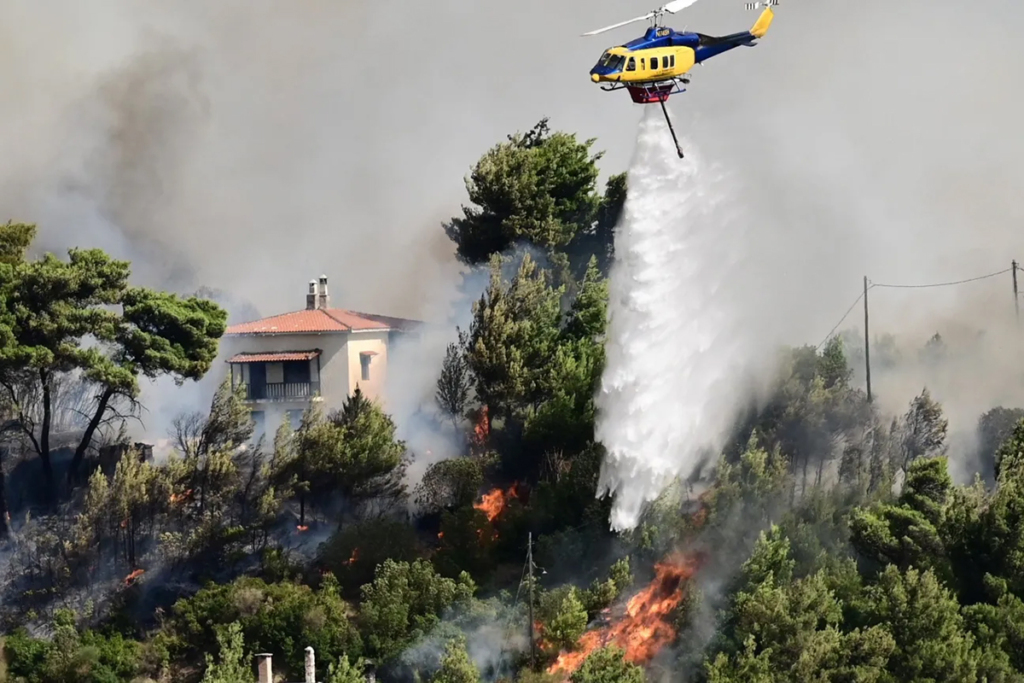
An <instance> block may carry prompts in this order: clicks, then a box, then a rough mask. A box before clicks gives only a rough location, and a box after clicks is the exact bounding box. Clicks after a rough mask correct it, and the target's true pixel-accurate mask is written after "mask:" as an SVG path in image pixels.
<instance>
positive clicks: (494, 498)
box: [473, 484, 519, 522]
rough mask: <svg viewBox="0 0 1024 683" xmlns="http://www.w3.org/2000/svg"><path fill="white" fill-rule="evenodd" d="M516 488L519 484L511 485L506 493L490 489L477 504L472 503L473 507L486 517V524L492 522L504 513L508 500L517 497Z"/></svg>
mask: <svg viewBox="0 0 1024 683" xmlns="http://www.w3.org/2000/svg"><path fill="white" fill-rule="evenodd" d="M518 486H519V484H513V485H512V488H510V489H509V490H508V491H502V490H501V489H491V491H490V492H489V493H485V494H484V495H483V497H482V498H481V499H480V502H479V503H473V507H475V508H476V509H477V510H481V511H482V512H483V513H484V514H485V515H487V521H488V522H493V521H494V520H495V519H496V518H497V517H498V515H500V514H501V513H502V511H504V509H505V506H507V505H508V502H509V501H510V500H512V499H513V498H518V497H519V492H518V488H517V487H518Z"/></svg>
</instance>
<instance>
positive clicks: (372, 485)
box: [274, 387, 406, 525]
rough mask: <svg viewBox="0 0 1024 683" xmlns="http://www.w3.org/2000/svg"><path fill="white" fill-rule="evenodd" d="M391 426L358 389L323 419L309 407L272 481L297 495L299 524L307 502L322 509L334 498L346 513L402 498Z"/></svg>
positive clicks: (401, 446) (399, 453)
mask: <svg viewBox="0 0 1024 683" xmlns="http://www.w3.org/2000/svg"><path fill="white" fill-rule="evenodd" d="M396 429H397V427H396V425H395V423H394V421H393V420H392V419H391V417H390V416H388V415H387V414H386V413H385V412H384V411H383V410H382V409H381V408H380V406H378V405H377V404H376V403H374V402H372V401H370V400H368V399H367V398H366V397H365V396H364V395H363V394H362V392H361V391H360V389H359V388H358V387H357V388H356V390H355V392H353V394H352V396H350V397H349V398H348V399H347V400H346V401H345V403H344V405H343V406H342V409H341V410H339V411H335V412H334V413H332V414H331V415H330V416H329V417H325V416H324V414H323V411H322V410H321V409H320V408H319V406H313V407H312V408H311V409H310V410H308V411H307V412H306V414H305V415H304V416H303V418H302V425H301V426H300V427H299V429H298V431H296V432H295V434H294V438H293V439H290V440H283V442H282V443H280V446H281V449H280V452H279V454H278V458H277V463H276V466H275V474H274V479H275V481H276V483H277V484H278V485H280V486H285V487H287V488H288V489H290V490H292V491H295V492H296V493H297V494H298V496H299V506H300V512H299V523H300V524H301V525H304V524H305V520H306V506H307V503H309V502H312V503H314V504H324V503H326V502H327V501H328V500H330V499H331V498H332V497H333V496H335V495H336V494H337V493H341V494H342V495H343V496H344V502H345V504H346V506H347V507H348V508H349V509H358V507H359V506H360V505H361V504H363V503H365V502H367V501H370V500H375V499H376V500H378V501H379V502H381V503H382V504H387V503H389V502H395V501H396V500H398V499H400V498H401V497H402V496H403V495H404V494H405V486H404V484H403V483H402V473H403V472H404V466H405V464H406V463H405V458H404V456H405V453H406V450H405V443H404V442H402V441H400V440H397V439H396V438H395V432H396Z"/></svg>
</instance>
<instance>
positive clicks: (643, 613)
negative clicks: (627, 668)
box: [548, 554, 700, 676]
mask: <svg viewBox="0 0 1024 683" xmlns="http://www.w3.org/2000/svg"><path fill="white" fill-rule="evenodd" d="M699 565H700V558H699V557H696V556H687V555H682V554H675V555H672V556H670V557H668V558H666V559H665V560H663V561H661V562H659V563H657V564H656V565H655V566H654V568H655V572H656V576H655V578H654V580H653V581H651V583H650V584H648V586H647V587H646V588H644V589H643V590H642V591H640V592H639V593H637V594H636V595H634V596H633V597H632V598H630V599H629V602H627V603H626V609H625V613H623V614H622V615H621V616H619V617H618V618H614V617H612V620H611V621H610V623H607V624H605V625H603V626H601V627H599V628H597V629H594V630H592V631H588V632H587V633H584V634H583V637H581V638H580V641H579V643H578V644H577V648H576V650H575V651H573V652H562V653H560V654H559V655H558V659H557V660H555V663H554V664H552V665H551V666H550V667H549V668H548V673H549V674H563V675H565V676H568V675H569V674H571V673H572V672H574V671H576V669H578V668H579V667H580V665H581V664H583V660H585V659H586V658H587V657H588V656H589V655H590V654H591V653H592V652H593V651H594V650H597V649H599V648H602V647H605V646H607V645H616V646H617V647H620V648H622V649H623V650H625V651H626V661H629V662H632V663H634V664H647V663H648V662H650V661H651V660H652V659H654V656H655V655H657V654H658V652H660V651H661V649H662V648H663V647H665V646H666V645H668V644H669V643H671V642H672V641H673V640H674V639H675V637H676V630H675V628H674V627H673V626H672V624H671V623H670V622H669V617H670V616H671V614H672V611H673V610H674V609H675V608H676V607H678V606H679V603H680V602H682V600H683V582H684V581H686V580H687V579H689V578H690V577H691V576H692V575H693V573H694V572H695V571H696V570H697V568H698V566H699ZM603 614H605V615H608V616H611V610H610V609H609V610H605V611H604V613H603Z"/></svg>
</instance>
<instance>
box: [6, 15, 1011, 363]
mask: <svg viewBox="0 0 1024 683" xmlns="http://www.w3.org/2000/svg"><path fill="white" fill-rule="evenodd" d="M783 3H784V4H783V5H781V6H780V7H778V8H776V18H775V22H774V24H773V25H772V27H771V30H770V31H769V33H768V35H767V36H766V37H765V38H764V39H763V40H762V41H760V44H759V45H758V46H756V47H754V48H740V49H737V50H734V51H732V52H730V53H727V54H724V55H721V56H719V57H716V58H714V59H712V60H710V61H709V62H707V63H706V64H705V65H702V66H697V67H695V68H694V70H693V74H692V75H693V81H692V83H691V85H690V86H689V92H687V93H685V94H682V95H677V96H674V97H673V99H672V100H671V102H670V110H671V112H672V115H673V117H674V119H675V121H674V122H675V124H676V126H677V128H679V129H680V130H685V131H686V136H687V138H688V139H691V140H694V141H695V143H694V144H697V145H699V146H700V148H701V151H702V153H703V154H704V155H705V156H707V157H710V158H714V159H716V160H717V163H718V164H719V165H721V166H722V167H723V169H724V170H725V172H727V173H730V174H732V176H733V178H734V182H735V187H736V190H737V191H736V193H735V194H736V195H737V197H738V199H737V201H738V202H740V203H741V205H742V206H741V207H740V208H741V209H742V210H743V211H745V212H746V214H747V216H748V220H749V221H751V224H752V225H754V226H756V227H757V229H756V230H751V231H748V232H749V233H750V234H751V237H750V238H749V239H750V240H751V243H750V244H749V245H748V247H750V248H752V249H753V250H754V251H756V253H758V254H759V260H758V262H757V263H756V264H754V265H753V266H752V267H751V268H750V269H749V271H747V273H746V275H745V278H746V281H745V282H743V283H741V284H745V285H746V288H745V289H746V291H748V292H749V298H748V299H746V300H745V301H746V303H748V304H749V315H750V318H751V324H757V325H761V326H762V327H763V329H764V336H765V342H766V343H772V342H777V341H787V342H800V343H802V342H807V341H810V342H811V343H817V341H819V337H821V336H823V335H824V334H825V333H826V332H828V330H829V329H830V328H831V326H832V325H833V324H834V323H835V322H836V321H837V320H838V316H840V315H841V314H842V312H843V311H844V310H846V308H847V306H848V305H849V304H850V303H851V302H852V300H853V297H855V296H856V295H857V293H858V290H859V287H860V286H861V278H862V277H863V276H864V275H868V276H869V277H870V278H872V279H873V280H875V281H879V282H910V283H913V282H928V281H938V280H952V279H959V278H962V277H971V276H974V275H977V274H980V273H984V272H989V271H992V270H997V269H999V268H1004V267H1008V266H1009V262H1010V260H1011V259H1012V258H1018V259H1021V258H1024V249H1022V245H1021V242H1022V241H1024V240H1022V237H1021V235H1022V234H1024V233H1022V232H1021V230H1020V228H1019V226H1020V225H1021V224H1022V222H1024V216H1022V213H1024V208H1022V206H1021V203H1020V201H1019V197H1018V195H1019V191H1020V190H1019V188H1020V187H1021V185H1022V181H1024V171H1022V170H1021V168H1020V164H1019V162H1018V160H1019V159H1020V158H1021V153H1022V152H1024V138H1022V136H1021V135H1020V134H1019V129H1018V126H1017V123H1018V122H1019V121H1020V120H1021V117H1022V113H1024V112H1022V111H1021V96H1020V95H1019V88H1018V85H1017V81H1018V80H1019V66H1020V64H1022V63H1024V59H1022V58H1024V47H1022V46H1021V43H1020V42H1019V41H1018V40H1017V39H1016V37H1015V35H1014V34H1013V33H1012V32H1011V28H1012V27H1015V26H1017V25H1019V20H1020V19H1021V18H1024V8H1022V7H1021V6H1020V4H1019V3H1011V2H1009V1H1008V0H979V1H977V2H972V3H962V2H954V1H953V0H933V1H930V2H924V1H923V0H905V1H904V2H900V3H892V2H886V1H884V0H865V1H862V2H856V3H854V2H837V1H832V0H827V1H822V2H808V1H807V0H783ZM649 9H650V7H649V6H648V3H642V2H640V3H638V2H627V1H623V0H587V1H586V2H584V1H583V0H563V1H562V2H557V3H551V2H540V1H539V0H525V1H522V2H516V3H478V2H477V3H474V2H467V1H466V0H458V1H456V0H442V1H441V2H432V3H405V2H395V1H393V0H383V1H378V2H372V3H371V2H353V1H347V0H335V1H327V0H299V1H293V2H282V1H280V0H277V1H271V0H260V1H253V0H248V1H246V2H242V1H241V0H220V1H219V2H213V3H211V2H205V1H203V2H200V1H199V0H179V1H178V2H174V3H157V2H129V1H127V0H95V1H94V2H90V3H80V2H76V1H72V0H51V1H49V2H45V3H41V2H35V1H33V0H7V2H5V3H4V4H3V6H2V8H0V18H2V19H3V21H2V23H0V26H2V28H0V33H2V38H3V39H2V41H0V58H2V59H0V64H2V66H0V98H2V103H3V107H2V108H0V120H2V123H3V125H2V127H0V158H2V159H3V162H4V163H3V165H2V170H0V174H2V175H0V202H2V204H3V208H4V211H3V213H5V214H7V215H6V217H5V218H11V219H16V220H26V221H32V222H36V223H38V224H39V225H40V228H41V238H40V246H42V247H44V248H47V249H53V250H58V251H60V250H63V249H66V248H67V247H69V246H73V245H81V246H100V247H103V248H106V249H108V250H110V251H111V252H112V253H113V254H115V255H117V256H119V257H125V258H131V259H132V260H133V262H134V264H135V268H134V271H135V277H136V279H137V280H138V281H139V282H141V283H143V284H147V285H158V286H165V287H171V288H174V289H176V290H190V289H194V288H196V287H199V286H208V287H211V288H214V289H216V290H220V291H222V292H224V293H225V296H227V297H229V298H231V299H232V300H235V301H239V302H244V303H248V304H250V305H252V306H254V307H255V308H256V310H257V311H258V312H259V313H261V314H264V315H266V314H271V313H276V312H280V311H282V310H291V309H295V308H299V307H302V306H303V305H304V301H305V297H304V295H305V291H306V283H307V282H308V281H309V279H310V278H312V277H315V276H317V275H319V274H321V273H324V274H326V275H327V276H328V277H329V278H330V282H331V293H332V297H333V300H334V303H335V304H336V305H340V306H345V307H349V308H354V309H361V310H374V311H377V312H380V313H386V314H393V315H405V316H414V317H415V316H419V315H425V314H426V313H427V312H429V311H431V310H435V308H436V305H437V300H438V299H439V298H440V299H444V298H445V297H448V296H449V294H450V292H451V289H452V287H453V286H454V284H455V283H456V282H457V268H456V266H455V264H454V260H453V257H452V252H453V248H452V245H451V244H450V243H449V242H448V240H447V238H446V237H445V236H444V233H443V230H442V228H441V222H442V221H443V220H445V219H447V218H449V217H450V216H452V215H455V214H457V213H458V212H459V206H460V203H461V202H463V201H465V190H464V185H463V178H464V176H465V175H466V174H467V173H468V172H469V169H470V167H471V166H472V164H473V163H474V161H475V160H476V159H477V158H479V156H480V155H481V154H482V153H483V152H484V151H485V150H486V149H487V148H488V147H489V146H490V145H492V144H494V143H496V142H498V141H500V140H502V139H504V136H505V135H507V134H509V133H512V132H514V131H516V130H526V129H528V128H529V127H531V126H532V125H533V124H534V123H535V122H536V121H537V120H539V119H540V118H541V117H543V116H549V117H550V119H551V125H552V126H553V127H554V128H556V129H563V130H568V131H573V132H576V133H577V134H578V135H579V136H580V137H581V138H591V137H596V138H597V143H596V145H595V147H596V149H599V150H604V151H606V152H607V154H606V156H605V158H604V159H603V160H602V161H601V166H602V170H603V172H604V174H605V175H607V174H609V173H613V172H619V171H622V170H625V168H626V166H627V164H628V161H629V158H630V155H631V153H632V148H633V144H634V141H635V137H636V136H635V133H636V126H637V123H638V122H639V120H640V116H641V107H640V106H638V105H633V104H632V103H631V102H630V101H629V98H628V96H627V95H626V94H625V93H621V92H618V93H605V92H601V91H600V89H599V88H598V87H597V86H595V85H594V84H593V83H591V82H590V81H589V78H588V73H587V72H588V71H589V69H590V67H591V66H592V65H593V63H594V62H595V61H596V59H597V57H598V56H599V55H600V54H601V52H602V50H603V49H604V48H605V47H608V46H610V45H612V44H617V43H622V42H625V41H626V40H628V39H630V38H632V37H634V36H635V35H639V33H640V32H642V30H643V28H644V25H643V24H635V25H633V26H632V27H628V28H623V29H619V30H617V31H614V32H611V33H606V34H603V35H600V36H596V37H588V38H582V37H580V34H581V33H583V32H585V31H588V30H591V29H594V28H598V27H600V26H604V25H607V24H611V23H614V22H616V21H621V20H623V19H626V18H629V17H631V16H636V15H638V14H642V13H643V12H645V11H647V10H649ZM755 19H756V13H754V12H746V11H744V9H743V5H742V3H741V2H739V0H734V1H733V0H731V1H730V2H722V1H716V0H703V1H702V2H699V3H697V4H696V5H695V6H694V7H693V8H691V9H689V10H686V11H685V12H684V13H682V14H680V15H676V16H673V17H670V18H669V23H670V24H671V25H673V26H674V27H676V28H679V29H682V28H688V29H691V30H698V31H701V32H704V33H709V34H726V33H731V32H734V31H739V30H745V29H746V28H749V26H750V25H751V24H752V23H753V22H754V20H755ZM996 280H998V285H996V284H995V282H996ZM989 286H991V287H997V286H998V287H1001V288H1003V289H1002V290H986V289H985V288H986V287H989ZM741 289H743V288H741ZM872 299H873V302H876V303H874V305H876V306H877V314H876V315H877V327H875V329H877V330H878V331H883V330H884V331H889V332H892V333H899V332H901V331H909V332H910V333H912V334H913V335H917V336H921V335H923V336H922V337H921V343H922V344H923V342H924V341H926V339H927V336H928V335H930V334H931V333H933V332H934V331H936V330H934V329H931V328H933V327H935V325H934V324H933V319H936V320H947V319H955V320H962V319H963V318H965V317H967V318H970V317H971V316H973V319H974V321H975V322H976V323H977V324H978V325H982V326H984V325H988V324H992V325H995V324H997V323H996V322H995V321H996V320H997V319H1000V318H999V316H1002V318H1001V320H1002V323H1006V316H1012V299H1011V295H1010V293H1009V281H1008V280H1007V279H1003V280H999V279H998V278H997V279H995V280H993V281H992V282H986V283H983V284H979V285H978V286H977V287H976V288H974V289H965V288H950V289H946V290H908V291H897V290H890V291H886V292H884V293H883V292H880V291H879V290H875V291H874V292H873V297H872ZM854 322H855V321H854ZM1014 348H1015V353H1017V355H1016V356H1015V358H1019V348H1020V347H1019V344H1017V345H1016V346H1015V347H1014Z"/></svg>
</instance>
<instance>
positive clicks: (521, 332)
mask: <svg viewBox="0 0 1024 683" xmlns="http://www.w3.org/2000/svg"><path fill="white" fill-rule="evenodd" d="M560 296H561V290H560V289H553V288H552V287H550V286H549V285H548V283H547V277H546V275H545V273H544V271H541V270H538V268H537V264H536V262H535V261H534V260H533V259H532V258H530V256H529V255H528V254H527V255H526V256H525V257H524V258H523V260H522V263H521V264H520V266H519V269H518V272H517V273H516V275H515V277H514V278H513V279H512V281H511V283H509V284H505V283H503V282H502V279H501V267H500V259H499V258H497V257H495V259H494V260H492V262H491V282H490V286H489V287H488V288H487V291H486V292H484V293H483V295H481V297H480V300H479V301H478V302H476V303H475V304H474V306H473V323H472V326H471V328H470V344H469V351H468V359H469V364H470V367H471V368H472V369H473V375H474V379H475V385H476V395H477V397H478V398H479V400H480V401H481V403H483V404H484V405H486V406H489V407H490V409H491V411H492V412H493V414H494V415H495V416H502V417H505V418H508V417H511V416H512V415H513V414H514V413H515V412H516V411H517V410H523V409H525V408H526V407H527V406H530V405H533V404H534V403H536V402H537V401H538V400H539V399H540V398H541V397H542V392H543V385H542V379H541V378H542V376H543V373H544V371H545V369H546V367H547V364H548V362H549V361H550V359H551V357H552V356H553V354H554V351H555V348H556V345H557V341H558V337H559V324H560V322H561V311H560V308H559V298H560Z"/></svg>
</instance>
